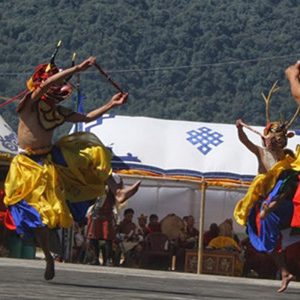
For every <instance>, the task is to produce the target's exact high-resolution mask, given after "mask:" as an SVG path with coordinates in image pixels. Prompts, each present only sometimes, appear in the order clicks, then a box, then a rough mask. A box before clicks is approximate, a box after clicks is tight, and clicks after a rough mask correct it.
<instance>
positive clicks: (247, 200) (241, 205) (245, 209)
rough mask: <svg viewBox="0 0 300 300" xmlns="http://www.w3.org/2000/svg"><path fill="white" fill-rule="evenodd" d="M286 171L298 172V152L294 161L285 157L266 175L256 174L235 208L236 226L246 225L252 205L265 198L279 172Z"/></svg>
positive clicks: (299, 167)
mask: <svg viewBox="0 0 300 300" xmlns="http://www.w3.org/2000/svg"><path fill="white" fill-rule="evenodd" d="M288 169H294V170H297V171H299V170H300V155H299V150H298V151H297V154H296V159H294V158H292V157H291V156H289V155H287V156H286V157H285V159H283V160H281V161H279V162H277V163H276V164H275V165H274V166H273V167H272V168H271V169H270V170H269V171H268V172H267V173H265V174H258V175H257V176H256V177H255V178H254V180H253V181H252V183H251V185H250V187H249V189H248V191H247V193H246V195H245V196H244V198H242V199H241V200H240V201H239V202H238V203H237V205H236V206H235V209H234V212H233V216H234V218H235V220H236V222H237V223H238V224H240V225H243V226H245V225H246V223H247V218H248V215H249V212H250V210H251V208H252V206H253V204H254V203H255V202H256V201H257V200H259V199H260V198H266V196H267V195H268V194H269V193H270V191H271V190H272V188H273V186H274V185H275V183H276V181H277V179H278V177H279V175H280V174H281V172H282V171H284V170H288Z"/></svg>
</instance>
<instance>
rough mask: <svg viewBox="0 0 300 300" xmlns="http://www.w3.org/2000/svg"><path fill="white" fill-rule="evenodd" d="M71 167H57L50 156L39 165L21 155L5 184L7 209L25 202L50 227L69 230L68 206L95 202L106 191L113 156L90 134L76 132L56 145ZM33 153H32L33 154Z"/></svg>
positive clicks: (13, 161) (16, 157) (13, 164)
mask: <svg viewBox="0 0 300 300" xmlns="http://www.w3.org/2000/svg"><path fill="white" fill-rule="evenodd" d="M56 145H57V146H58V147H59V148H60V150H61V151H62V153H63V156H64V158H65V161H66V162H67V165H68V167H65V166H62V165H58V164H54V163H53V161H52V158H51V154H48V155H45V157H44V158H43V159H42V161H43V164H42V165H40V164H38V163H36V162H35V161H33V160H32V159H30V157H29V156H27V155H24V154H18V155H17V156H15V157H14V159H13V160H12V162H11V165H10V170H9V173H8V175H7V178H6V181H5V193H6V195H5V199H4V203H5V205H6V206H10V205H14V204H16V203H18V202H19V201H21V200H25V201H26V202H27V203H28V204H29V205H31V206H32V207H33V208H35V209H36V210H37V211H38V213H39V214H40V216H41V218H42V222H43V223H44V224H46V225H47V226H48V227H49V228H55V227H57V226H59V227H65V228H66V227H69V226H70V225H71V224H72V222H73V218H72V215H71V213H70V211H69V208H68V206H67V204H66V199H67V200H69V201H70V202H80V201H86V200H91V199H94V198H96V197H98V196H100V195H102V194H104V191H105V182H106V180H107V178H108V177H109V176H110V175H111V173H112V169H111V164H110V160H111V153H110V151H109V150H108V149H106V148H105V147H104V145H103V144H102V143H101V141H100V140H99V139H98V138H97V137H96V136H95V135H93V134H91V133H74V134H72V135H69V136H66V137H63V138H62V139H61V140H59V141H58V143H57V144H56ZM31 154H32V153H31Z"/></svg>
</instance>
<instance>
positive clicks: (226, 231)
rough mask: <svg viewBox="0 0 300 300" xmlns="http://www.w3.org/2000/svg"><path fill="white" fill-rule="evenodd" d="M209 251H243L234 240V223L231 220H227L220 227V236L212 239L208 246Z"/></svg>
mask: <svg viewBox="0 0 300 300" xmlns="http://www.w3.org/2000/svg"><path fill="white" fill-rule="evenodd" d="M207 248H208V249H225V250H230V251H238V252H240V251H241V248H240V246H239V245H238V243H237V242H236V241H235V240H234V237H233V230H232V223H231V222H230V219H226V220H225V221H224V222H223V223H221V224H220V225H219V236H218V237H216V238H214V239H212V240H211V241H210V242H209V244H208V246H207Z"/></svg>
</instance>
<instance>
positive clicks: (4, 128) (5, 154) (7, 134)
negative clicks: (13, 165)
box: [0, 116, 18, 165]
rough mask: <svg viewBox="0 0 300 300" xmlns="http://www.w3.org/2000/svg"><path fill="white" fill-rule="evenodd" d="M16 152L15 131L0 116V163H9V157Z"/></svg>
mask: <svg viewBox="0 0 300 300" xmlns="http://www.w3.org/2000/svg"><path fill="white" fill-rule="evenodd" d="M17 152H18V140H17V135H16V133H15V132H14V131H13V130H12V128H11V127H10V126H9V125H8V124H7V123H6V122H5V120H4V119H3V118H2V116H0V164H1V165H7V164H9V162H10V160H11V158H12V157H13V156H14V155H16V154H17Z"/></svg>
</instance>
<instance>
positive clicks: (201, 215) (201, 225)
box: [197, 181, 207, 274]
mask: <svg viewBox="0 0 300 300" xmlns="http://www.w3.org/2000/svg"><path fill="white" fill-rule="evenodd" d="M206 187H207V183H206V182H205V181H203V182H202V184H201V203H200V210H199V239H198V264H197V274H201V273H202V262H203V259H202V258H203V232H204V214H205V195H206Z"/></svg>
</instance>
